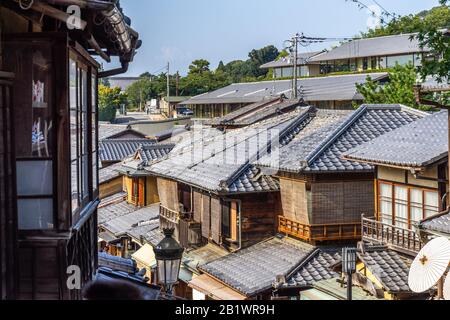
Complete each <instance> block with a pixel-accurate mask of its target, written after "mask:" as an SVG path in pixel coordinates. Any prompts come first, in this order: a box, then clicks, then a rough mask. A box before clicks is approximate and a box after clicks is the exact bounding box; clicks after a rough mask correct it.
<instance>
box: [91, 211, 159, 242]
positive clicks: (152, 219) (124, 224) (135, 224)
mask: <svg viewBox="0 0 450 320" xmlns="http://www.w3.org/2000/svg"><path fill="white" fill-rule="evenodd" d="M107 209H108V207H106V210H107ZM126 210H128V208H127V209H126ZM158 219H159V204H154V205H151V206H148V207H144V208H136V210H134V211H132V212H127V213H126V214H121V215H119V216H117V217H116V218H114V219H111V220H109V221H106V222H103V223H99V226H100V227H102V228H103V229H105V230H107V231H108V232H110V233H111V234H113V235H114V236H116V237H118V236H121V235H130V234H129V232H130V231H131V232H132V231H133V230H134V229H135V228H139V229H142V228H141V227H142V226H146V227H148V226H151V227H152V228H155V225H156V227H157V224H156V222H157V221H156V220H158ZM144 229H146V228H144ZM134 231H135V230H134ZM144 232H145V230H144ZM134 237H135V238H136V239H139V238H140V235H139V234H136V232H135V233H134Z"/></svg>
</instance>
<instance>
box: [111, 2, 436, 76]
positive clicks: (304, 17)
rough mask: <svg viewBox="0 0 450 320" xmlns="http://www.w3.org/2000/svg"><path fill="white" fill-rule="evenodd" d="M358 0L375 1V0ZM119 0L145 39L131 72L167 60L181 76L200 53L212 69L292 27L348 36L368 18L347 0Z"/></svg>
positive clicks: (278, 42) (406, 7)
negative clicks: (220, 62) (221, 61)
mask: <svg viewBox="0 0 450 320" xmlns="http://www.w3.org/2000/svg"><path fill="white" fill-rule="evenodd" d="M376 1H377V2H378V3H379V4H380V5H382V6H383V7H385V8H386V9H387V10H389V11H391V12H395V13H397V14H401V15H406V14H410V13H416V12H418V11H421V10H424V9H429V8H431V7H433V6H436V5H438V0H376ZM362 2H364V3H365V4H367V5H374V2H373V0H362ZM121 4H122V6H123V8H124V10H125V13H126V15H128V16H129V17H131V19H132V26H133V28H135V29H136V30H137V31H138V32H139V33H140V36H141V39H142V40H143V45H142V47H141V49H140V50H139V53H138V54H137V56H136V58H135V60H134V62H133V63H132V64H131V65H130V69H129V72H128V73H127V75H130V76H134V75H139V74H141V73H143V72H145V71H149V72H151V73H155V72H156V71H161V68H162V67H163V66H164V65H165V64H167V62H168V61H169V62H170V63H171V66H172V67H171V69H172V70H171V73H172V72H175V71H177V70H179V71H180V73H181V74H183V75H184V74H185V73H186V72H187V69H188V66H189V64H190V62H191V61H192V60H195V59H198V58H204V59H207V60H208V61H210V62H211V68H212V69H215V68H216V67H217V65H218V63H219V61H220V60H223V61H224V62H225V63H227V62H230V61H232V60H237V59H241V60H245V59H247V55H248V52H249V51H251V50H252V49H257V48H261V47H264V46H266V45H269V44H273V45H275V46H276V47H277V48H279V49H280V48H281V47H282V45H283V41H284V40H285V39H288V38H289V37H291V36H292V35H293V34H294V33H295V32H304V33H305V35H308V36H320V37H350V36H354V35H357V34H358V32H359V31H364V30H366V29H367V23H368V19H369V18H370V15H369V13H368V12H367V11H366V10H364V9H363V10H359V9H358V8H357V6H356V5H355V4H354V3H351V2H350V1H348V2H346V1H345V0H281V1H275V0H121ZM331 45H333V43H326V44H321V45H317V46H313V47H308V48H305V49H303V50H304V51H314V50H317V49H322V48H326V47H329V46H331ZM105 67H106V66H105ZM107 68H109V66H108V67H107Z"/></svg>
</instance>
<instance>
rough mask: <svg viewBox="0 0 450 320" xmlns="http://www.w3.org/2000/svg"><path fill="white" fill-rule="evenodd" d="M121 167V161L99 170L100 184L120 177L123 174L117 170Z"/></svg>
mask: <svg viewBox="0 0 450 320" xmlns="http://www.w3.org/2000/svg"><path fill="white" fill-rule="evenodd" d="M121 167H122V164H121V163H116V164H113V165H111V166H108V167H105V168H101V169H100V170H98V175H99V183H100V184H102V183H106V182H108V181H111V180H113V179H115V178H118V177H120V176H121V174H120V173H119V172H118V171H117V170H118V169H120V168H121Z"/></svg>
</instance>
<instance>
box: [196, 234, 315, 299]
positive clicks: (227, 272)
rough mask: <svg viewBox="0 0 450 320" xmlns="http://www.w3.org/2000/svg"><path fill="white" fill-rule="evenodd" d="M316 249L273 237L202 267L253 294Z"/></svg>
mask: <svg viewBox="0 0 450 320" xmlns="http://www.w3.org/2000/svg"><path fill="white" fill-rule="evenodd" d="M312 250H314V247H312V246H311V245H309V244H306V243H303V242H299V241H295V240H292V239H287V238H283V239H279V238H272V239H269V240H266V241H263V242H260V243H258V244H256V245H253V246H251V247H249V248H246V249H242V250H240V251H237V252H234V253H231V254H229V255H227V256H225V257H223V258H219V259H217V260H214V261H212V262H210V263H207V264H205V265H201V266H199V269H200V270H201V271H203V272H205V273H207V274H208V275H210V276H212V277H214V278H216V279H218V280H219V281H221V282H223V283H225V284H226V285H228V286H229V287H231V288H232V289H234V290H236V291H238V292H240V293H242V294H244V295H246V296H248V297H252V296H255V295H257V294H259V293H262V292H264V291H266V290H269V289H270V288H272V285H273V283H274V282H275V280H276V278H277V276H280V275H281V276H286V275H288V274H289V273H290V272H292V271H293V270H294V269H295V267H297V266H298V265H299V264H300V263H301V261H302V260H303V259H304V258H305V257H306V256H308V255H309V254H310V253H311V251H312Z"/></svg>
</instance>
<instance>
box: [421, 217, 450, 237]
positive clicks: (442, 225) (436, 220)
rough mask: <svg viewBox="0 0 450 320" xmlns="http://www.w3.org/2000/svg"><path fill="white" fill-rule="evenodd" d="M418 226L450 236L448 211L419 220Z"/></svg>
mask: <svg viewBox="0 0 450 320" xmlns="http://www.w3.org/2000/svg"><path fill="white" fill-rule="evenodd" d="M419 226H420V228H423V229H425V230H429V231H435V232H439V233H442V234H444V235H447V236H450V213H449V212H445V213H441V214H438V215H435V216H433V217H430V218H428V219H425V220H423V221H421V222H420V224H419Z"/></svg>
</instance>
